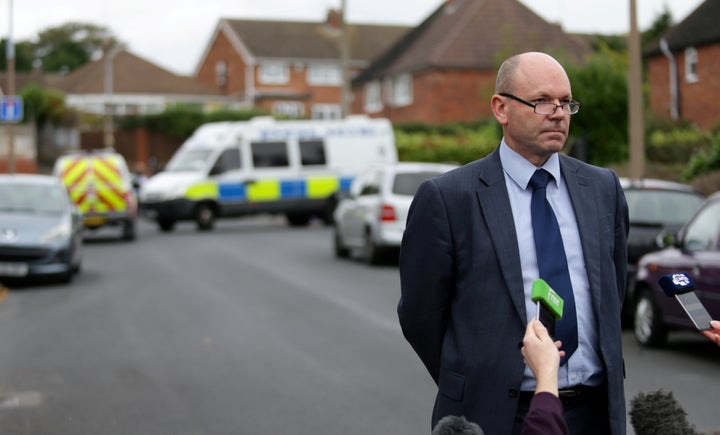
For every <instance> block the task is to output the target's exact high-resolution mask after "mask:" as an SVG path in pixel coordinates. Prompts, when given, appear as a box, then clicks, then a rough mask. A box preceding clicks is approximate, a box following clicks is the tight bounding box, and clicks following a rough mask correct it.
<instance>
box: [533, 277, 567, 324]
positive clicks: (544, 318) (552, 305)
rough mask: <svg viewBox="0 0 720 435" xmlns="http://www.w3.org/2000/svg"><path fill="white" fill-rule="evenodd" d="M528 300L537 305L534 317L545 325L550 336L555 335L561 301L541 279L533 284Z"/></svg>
mask: <svg viewBox="0 0 720 435" xmlns="http://www.w3.org/2000/svg"><path fill="white" fill-rule="evenodd" d="M530 299H531V300H532V301H533V302H535V303H536V304H537V311H536V312H535V317H536V318H537V319H538V320H540V322H541V323H542V324H543V325H545V327H546V328H547V329H548V332H549V333H550V335H551V336H554V335H555V321H556V320H560V319H561V318H562V313H563V305H564V302H563V299H562V298H561V297H560V295H558V294H557V293H555V290H553V289H552V288H550V285H549V284H548V283H547V282H545V280H543V279H536V280H535V281H534V282H533V286H532V293H531V295H530Z"/></svg>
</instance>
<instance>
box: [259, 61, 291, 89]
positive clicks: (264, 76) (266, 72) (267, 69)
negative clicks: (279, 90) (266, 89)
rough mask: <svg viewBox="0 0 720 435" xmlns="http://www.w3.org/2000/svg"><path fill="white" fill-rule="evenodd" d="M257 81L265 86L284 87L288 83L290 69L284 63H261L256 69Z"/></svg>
mask: <svg viewBox="0 0 720 435" xmlns="http://www.w3.org/2000/svg"><path fill="white" fill-rule="evenodd" d="M258 75H259V77H258V81H259V82H260V83H262V84H266V85H284V84H287V83H288V82H289V81H290V68H288V65H287V64H286V63H285V62H263V63H261V64H260V66H259V68H258Z"/></svg>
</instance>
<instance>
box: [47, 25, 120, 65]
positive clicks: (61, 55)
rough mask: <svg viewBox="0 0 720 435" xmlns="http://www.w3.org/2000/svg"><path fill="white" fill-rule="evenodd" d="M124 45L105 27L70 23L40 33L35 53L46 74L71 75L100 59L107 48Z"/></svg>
mask: <svg viewBox="0 0 720 435" xmlns="http://www.w3.org/2000/svg"><path fill="white" fill-rule="evenodd" d="M123 45H124V44H122V43H121V42H119V41H118V40H117V39H116V38H115V37H114V36H112V34H111V33H110V31H109V30H108V29H107V28H106V27H102V26H96V25H94V24H88V23H77V22H70V23H66V24H63V25H62V26H59V27H50V28H47V29H45V30H43V31H41V32H40V33H39V34H38V40H37V41H36V42H34V44H33V47H34V50H33V53H34V56H35V58H37V59H40V60H41V61H42V69H43V71H45V72H69V71H72V70H74V69H76V68H78V67H79V66H81V65H84V64H86V63H87V62H89V61H91V60H93V59H96V58H98V57H100V55H101V54H102V52H103V50H104V49H109V48H121V47H123Z"/></svg>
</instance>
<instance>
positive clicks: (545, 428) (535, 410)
mask: <svg viewBox="0 0 720 435" xmlns="http://www.w3.org/2000/svg"><path fill="white" fill-rule="evenodd" d="M569 433H570V431H569V430H568V427H567V423H565V418H564V417H563V408H562V404H561V403H560V399H558V398H557V396H555V395H553V394H552V393H547V392H541V393H537V394H536V395H535V396H533V398H532V401H531V402H530V411H528V414H527V416H525V422H524V423H523V429H522V434H523V435H536V434H537V435H568V434H569Z"/></svg>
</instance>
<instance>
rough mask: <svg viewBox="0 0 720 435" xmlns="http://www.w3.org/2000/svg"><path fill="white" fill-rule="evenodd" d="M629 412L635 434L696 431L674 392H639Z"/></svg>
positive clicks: (649, 434) (650, 434) (691, 432)
mask: <svg viewBox="0 0 720 435" xmlns="http://www.w3.org/2000/svg"><path fill="white" fill-rule="evenodd" d="M629 414H630V423H631V424H632V427H633V429H634V430H635V435H657V434H694V433H695V427H694V426H693V425H691V424H690V423H688V421H687V413H686V412H685V410H684V409H682V407H681V406H680V405H679V404H678V402H677V400H675V397H674V396H673V393H672V392H665V391H663V390H658V391H656V392H653V393H638V394H637V395H636V396H635V397H634V398H633V399H632V401H631V402H630V412H629Z"/></svg>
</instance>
